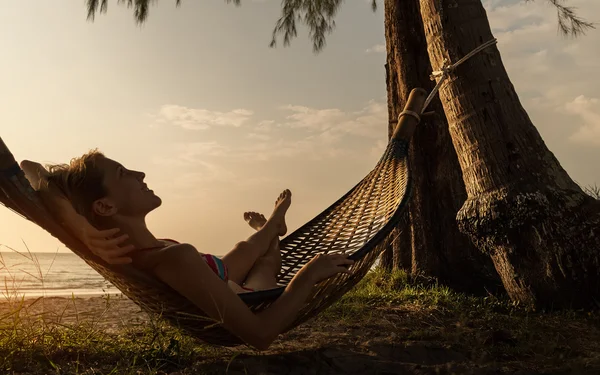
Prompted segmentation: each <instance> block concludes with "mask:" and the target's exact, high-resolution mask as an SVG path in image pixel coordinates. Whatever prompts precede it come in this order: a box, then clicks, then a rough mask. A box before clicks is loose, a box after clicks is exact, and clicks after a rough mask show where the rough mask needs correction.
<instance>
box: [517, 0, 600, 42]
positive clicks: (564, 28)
mask: <svg viewBox="0 0 600 375" xmlns="http://www.w3.org/2000/svg"><path fill="white" fill-rule="evenodd" d="M525 1H526V2H531V1H535V0H525ZM546 1H548V2H549V3H550V4H552V5H553V6H554V7H556V12H557V16H558V29H559V31H560V33H561V34H563V35H567V36H573V37H577V36H580V35H584V34H585V33H586V31H588V30H589V29H595V28H596V26H595V25H594V23H592V22H588V21H585V20H584V19H583V18H581V17H579V16H578V15H577V14H576V13H575V8H574V7H568V6H566V5H563V4H564V2H565V1H566V0H546Z"/></svg>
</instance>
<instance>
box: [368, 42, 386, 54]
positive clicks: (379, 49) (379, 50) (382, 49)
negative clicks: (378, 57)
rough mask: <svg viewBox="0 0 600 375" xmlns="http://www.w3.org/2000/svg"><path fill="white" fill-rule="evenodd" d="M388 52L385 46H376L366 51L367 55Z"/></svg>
mask: <svg viewBox="0 0 600 375" xmlns="http://www.w3.org/2000/svg"><path fill="white" fill-rule="evenodd" d="M386 51H387V50H386V48H385V44H376V45H374V46H372V47H369V48H367V49H366V50H365V53H385V52H386Z"/></svg>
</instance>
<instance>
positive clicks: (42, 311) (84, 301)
mask: <svg viewBox="0 0 600 375" xmlns="http://www.w3.org/2000/svg"><path fill="white" fill-rule="evenodd" d="M17 310H18V314H15V313H14V312H15V311H17ZM11 312H12V318H13V319H17V318H18V319H39V318H40V317H43V319H44V320H45V322H50V323H60V324H65V325H76V324H77V323H78V322H79V323H81V322H86V321H87V322H94V324H97V327H98V328H102V329H103V330H104V331H105V332H111V333H112V332H117V331H119V330H120V329H121V328H123V327H124V326H129V327H130V326H131V325H135V324H140V323H143V322H146V321H148V314H146V313H145V312H143V311H142V310H141V309H140V308H139V307H138V306H137V305H136V304H135V303H133V302H132V301H131V300H130V299H128V298H127V297H126V296H124V295H122V294H107V295H92V296H79V297H78V296H75V297H67V296H64V297H61V296H52V297H25V298H15V297H12V298H4V300H0V318H3V319H0V320H4V319H10V318H11V317H9V315H10V314H11ZM17 315H18V316H17Z"/></svg>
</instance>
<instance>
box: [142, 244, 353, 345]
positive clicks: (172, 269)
mask: <svg viewBox="0 0 600 375" xmlns="http://www.w3.org/2000/svg"><path fill="white" fill-rule="evenodd" d="M338 257H340V256H339V255H338ZM322 259H324V258H322ZM340 262H341V263H343V264H351V261H349V260H347V259H346V260H345V261H338V263H340ZM313 263H314V262H313ZM317 263H318V262H317ZM329 263H331V264H332V265H333V263H335V262H333V263H332V262H329ZM134 264H138V265H141V266H142V268H146V269H148V270H152V271H153V272H154V273H155V274H156V275H157V276H158V277H159V278H160V279H161V280H163V281H164V282H165V283H167V284H168V285H170V286H171V287H172V288H174V289H175V290H177V291H178V292H179V293H181V294H182V295H183V296H184V297H186V298H187V299H189V300H190V301H192V302H193V303H194V304H195V305H197V306H198V307H199V308H200V309H202V311H204V312H205V313H206V314H207V315H208V316H209V317H211V318H213V319H215V320H216V321H218V322H221V323H223V326H224V327H225V328H226V329H227V330H229V331H230V332H232V333H233V334H234V335H236V336H238V337H239V338H240V339H242V340H243V341H245V342H246V343H248V344H250V345H251V346H253V347H255V348H257V349H258V350H265V349H267V348H268V347H269V345H270V344H271V343H272V342H273V341H274V340H275V338H276V337H277V336H278V335H279V333H281V332H282V331H283V330H284V329H285V328H286V327H287V326H288V325H289V324H291V323H292V322H293V320H294V318H295V317H296V315H297V314H298V312H299V311H300V309H301V308H302V306H303V305H304V303H305V302H306V299H307V298H308V296H309V295H310V292H311V289H312V287H313V285H314V284H315V283H316V282H318V281H320V280H319V278H320V277H322V276H324V275H327V277H329V276H331V275H333V274H335V273H338V272H344V271H346V269H343V271H342V269H341V267H339V265H337V264H336V265H333V266H329V264H325V262H323V261H321V263H320V264H318V265H317V266H319V265H320V268H319V267H312V268H313V269H314V270H315V271H321V272H320V273H319V272H312V271H311V270H310V269H308V268H306V267H305V269H303V270H301V271H300V272H298V273H297V274H296V276H295V277H294V278H293V279H292V281H291V282H290V284H289V285H288V286H287V288H286V289H285V291H284V292H283V294H282V295H281V296H280V297H279V298H278V299H277V300H276V301H275V302H274V303H273V304H272V305H271V306H270V307H269V308H267V309H266V310H264V311H262V312H260V313H257V314H255V313H253V312H252V311H251V310H250V309H249V308H248V307H247V306H246V304H245V303H244V302H243V301H242V300H241V299H240V298H239V296H238V295H237V294H235V293H234V292H233V291H232V290H231V289H230V288H229V287H228V286H227V284H226V283H224V282H223V280H221V279H220V278H219V277H218V276H217V275H215V273H214V272H212V271H211V269H210V268H209V267H208V265H207V264H206V262H205V261H204V260H202V258H201V256H200V254H199V253H198V251H197V250H196V249H195V248H194V247H193V246H191V245H188V244H181V245H174V246H170V247H168V248H164V249H161V250H159V251H154V252H153V254H150V252H148V253H145V254H139V255H138V256H136V257H134ZM325 266H329V268H327V270H326V267H325ZM317 268H319V269H318V270H317Z"/></svg>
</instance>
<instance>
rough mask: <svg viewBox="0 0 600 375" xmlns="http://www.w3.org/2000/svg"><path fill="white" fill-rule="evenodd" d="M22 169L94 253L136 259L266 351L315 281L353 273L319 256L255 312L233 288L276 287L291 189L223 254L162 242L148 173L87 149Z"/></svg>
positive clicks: (342, 258) (342, 261)
mask: <svg viewBox="0 0 600 375" xmlns="http://www.w3.org/2000/svg"><path fill="white" fill-rule="evenodd" d="M21 167H22V168H23V169H24V170H26V171H27V172H28V175H35V176H40V183H38V184H37V185H38V186H37V187H38V188H40V193H42V198H43V199H44V202H45V203H46V204H48V202H52V203H51V204H50V205H51V208H52V209H53V211H54V212H57V213H58V216H59V217H60V219H61V220H62V221H63V223H64V224H65V225H67V226H68V227H69V228H70V229H72V230H73V232H74V233H75V234H76V235H77V236H78V237H79V238H80V239H81V240H82V241H83V242H84V243H85V244H86V245H88V247H89V248H90V250H92V251H93V252H94V253H95V254H96V255H98V256H99V257H100V258H102V259H104V260H105V261H107V262H108V263H112V264H117V263H128V262H132V264H133V265H134V266H135V267H138V268H140V269H143V270H145V271H147V272H150V273H152V274H154V275H155V276H156V277H158V278H159V279H160V280H162V281H163V282H165V283H166V284H168V285H169V286H171V287H172V288H173V289H175V290H176V291H178V292H179V293H180V294H181V295H183V296H184V297H186V298H187V299H189V300H190V301H192V302H193V303H194V304H196V305H197V306H198V307H199V308H200V309H202V310H203V311H204V312H205V313H206V314H207V315H208V316H210V317H211V318H213V319H215V320H216V321H220V322H222V324H223V326H224V327H225V328H226V329H228V330H229V331H230V332H232V333H233V334H234V335H236V336H238V337H240V338H241V339H242V340H244V341H245V342H246V343H248V344H250V345H252V346H254V347H255V348H257V349H259V350H264V349H266V348H268V347H269V345H270V344H271V343H272V342H273V341H274V340H275V338H276V337H277V336H278V334H279V333H281V332H282V331H283V330H284V329H285V328H286V327H287V326H288V325H289V324H290V323H292V321H293V320H294V318H295V317H296V315H297V314H298V312H299V310H300V309H301V308H302V307H303V305H304V304H305V302H306V300H307V298H308V296H309V294H310V292H311V289H312V287H313V286H314V285H315V284H316V283H319V282H320V281H322V280H325V279H327V278H329V277H331V276H334V275H335V274H338V273H341V272H349V270H348V267H349V266H350V265H351V264H353V261H352V260H350V259H347V257H346V255H341V254H331V255H317V256H316V257H315V258H313V259H312V260H311V261H310V262H308V263H307V264H306V265H305V266H304V267H303V268H302V269H301V270H300V271H298V272H297V273H296V275H295V276H294V278H293V279H292V280H291V281H290V283H289V284H288V285H287V287H286V289H285V291H284V292H283V294H282V295H281V296H280V297H279V298H278V299H277V300H276V301H275V302H274V303H273V304H271V306H270V307H269V308H267V309H266V310H264V311H262V312H259V313H254V312H252V311H251V310H250V309H249V308H248V307H247V306H246V304H245V303H244V302H243V301H242V300H241V299H240V298H239V297H238V296H237V294H236V292H242V293H243V292H247V291H251V290H262V289H269V288H275V287H277V283H276V276H277V274H278V273H279V271H280V268H281V256H280V252H279V236H283V235H285V233H286V231H287V228H286V224H285V214H286V211H287V209H288V208H289V206H290V204H291V192H290V191H289V190H285V191H284V192H283V193H281V195H280V196H279V197H278V198H277V200H276V202H275V208H274V209H273V213H272V214H271V216H270V217H269V219H268V220H267V219H265V217H264V216H262V215H260V214H258V213H255V212H247V213H245V214H244V218H245V219H246V220H247V221H248V223H249V224H250V226H252V227H253V228H254V229H256V233H254V234H253V235H252V236H250V237H249V238H248V239H247V240H245V241H241V242H239V243H237V245H235V247H234V248H233V249H232V250H231V251H230V252H228V253H227V254H226V255H224V256H223V257H222V258H221V259H219V258H217V257H215V256H212V255H209V254H202V253H200V252H198V250H196V248H195V247H194V246H192V245H190V244H185V243H183V244H180V243H177V242H176V241H172V240H161V239H157V238H156V237H155V236H154V235H153V234H152V233H151V232H150V230H149V229H148V228H147V226H146V221H145V218H146V215H147V214H148V213H150V212H151V211H152V210H154V209H155V208H157V207H159V206H160V205H161V202H162V201H161V199H160V198H159V197H158V196H157V195H155V194H154V192H153V191H152V190H150V189H149V188H148V186H147V185H146V184H145V183H144V177H145V175H144V173H143V172H137V171H133V170H129V169H127V168H125V167H124V166H123V165H121V164H120V163H118V162H116V161H114V160H111V159H109V158H107V157H105V156H104V155H103V154H101V153H100V152H97V151H90V152H89V153H87V154H85V155H83V156H82V157H80V158H75V159H73V160H71V163H70V164H69V165H55V166H51V167H50V172H48V171H46V170H45V169H44V168H43V167H42V166H41V165H40V164H38V163H34V162H29V161H24V162H22V163H21ZM32 185H34V187H35V185H36V184H34V183H32ZM57 189H58V190H57ZM65 197H66V198H67V199H68V201H67V200H66V199H65ZM86 219H87V220H86ZM90 224H91V225H90ZM109 228H112V229H109ZM119 232H120V233H121V235H120V236H118V237H116V238H115V237H114V236H116V235H117V234H118V233H119ZM109 238H110V239H109ZM120 245H124V246H123V247H119V246H120ZM125 255H129V256H128V257H125Z"/></svg>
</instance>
